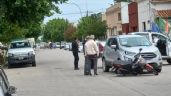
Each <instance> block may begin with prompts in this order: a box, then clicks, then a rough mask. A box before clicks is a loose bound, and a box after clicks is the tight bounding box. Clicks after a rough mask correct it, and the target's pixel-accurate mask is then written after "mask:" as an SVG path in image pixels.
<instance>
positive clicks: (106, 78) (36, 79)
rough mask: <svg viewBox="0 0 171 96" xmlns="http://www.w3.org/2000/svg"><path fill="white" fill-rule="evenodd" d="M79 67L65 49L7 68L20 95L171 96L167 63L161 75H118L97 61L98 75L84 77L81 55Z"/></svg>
mask: <svg viewBox="0 0 171 96" xmlns="http://www.w3.org/2000/svg"><path fill="white" fill-rule="evenodd" d="M79 56H80V61H79V66H80V70H73V69H74V68H73V55H72V52H71V51H68V50H63V49H52V50H50V49H40V50H37V51H36V61H37V67H32V66H30V65H24V66H17V67H14V68H12V69H5V71H6V73H7V75H8V78H9V81H10V83H11V85H14V86H15V87H17V96H170V95H171V91H170V90H171V65H168V64H167V63H165V64H164V65H163V70H162V72H161V73H160V74H159V75H158V76H154V75H153V74H143V75H139V76H117V75H116V74H114V73H113V72H108V73H104V72H102V69H101V66H102V65H101V60H100V59H99V61H98V73H99V75H98V76H84V75H83V72H84V70H83V66H84V56H83V54H82V53H80V54H79Z"/></svg>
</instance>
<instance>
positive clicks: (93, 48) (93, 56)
mask: <svg viewBox="0 0 171 96" xmlns="http://www.w3.org/2000/svg"><path fill="white" fill-rule="evenodd" d="M98 55H99V49H98V47H97V44H96V42H95V41H94V35H90V36H89V40H88V41H87V42H86V43H85V56H86V57H87V63H88V64H91V63H93V64H94V68H93V69H94V75H98V74H97V57H98ZM90 70H91V68H90ZM90 75H91V71H90Z"/></svg>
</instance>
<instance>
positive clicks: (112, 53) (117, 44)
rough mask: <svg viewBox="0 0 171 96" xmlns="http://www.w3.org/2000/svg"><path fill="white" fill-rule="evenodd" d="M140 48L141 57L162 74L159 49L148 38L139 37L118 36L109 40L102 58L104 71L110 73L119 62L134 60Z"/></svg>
mask: <svg viewBox="0 0 171 96" xmlns="http://www.w3.org/2000/svg"><path fill="white" fill-rule="evenodd" d="M140 48H142V52H141V56H142V57H143V58H144V59H145V60H146V62H147V63H149V64H150V65H152V66H153V67H154V68H155V69H156V70H158V71H159V72H160V71H161V70H162V58H161V54H160V52H159V50H158V48H157V47H155V46H154V45H152V44H151V42H150V41H149V40H148V39H147V38H146V37H143V36H139V35H118V36H113V37H111V38H109V39H108V40H107V42H106V45H105V49H104V53H103V57H102V61H103V62H102V66H103V71H105V72H108V71H109V69H110V68H111V67H112V66H113V64H115V62H117V60H123V61H132V60H134V56H135V55H136V54H137V53H138V52H139V49H140Z"/></svg>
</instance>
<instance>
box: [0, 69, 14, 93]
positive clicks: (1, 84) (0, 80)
mask: <svg viewBox="0 0 171 96" xmlns="http://www.w3.org/2000/svg"><path fill="white" fill-rule="evenodd" d="M15 92H16V88H15V87H14V86H10V84H9V81H8V78H7V75H6V74H5V71H4V70H3V69H2V68H0V96H13V95H12V94H14V93H15Z"/></svg>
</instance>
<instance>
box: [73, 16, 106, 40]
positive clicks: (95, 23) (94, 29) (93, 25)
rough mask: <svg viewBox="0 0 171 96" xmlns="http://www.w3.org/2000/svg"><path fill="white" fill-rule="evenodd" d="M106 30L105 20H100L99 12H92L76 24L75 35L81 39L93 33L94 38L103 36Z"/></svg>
mask: <svg viewBox="0 0 171 96" xmlns="http://www.w3.org/2000/svg"><path fill="white" fill-rule="evenodd" d="M106 30H107V25H106V22H104V21H102V20H101V14H100V13H99V14H92V15H91V16H88V17H84V18H82V19H81V21H80V22H79V24H78V28H77V34H76V36H77V37H79V39H81V38H82V37H85V36H87V35H91V34H93V35H95V37H96V38H100V37H103V36H105V33H106Z"/></svg>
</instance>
